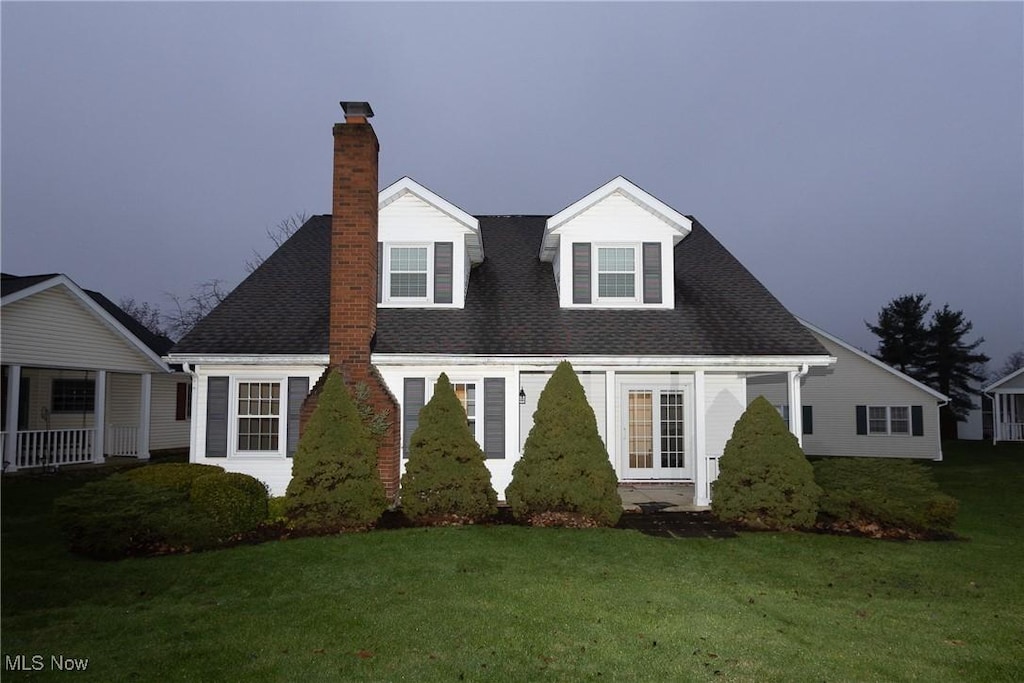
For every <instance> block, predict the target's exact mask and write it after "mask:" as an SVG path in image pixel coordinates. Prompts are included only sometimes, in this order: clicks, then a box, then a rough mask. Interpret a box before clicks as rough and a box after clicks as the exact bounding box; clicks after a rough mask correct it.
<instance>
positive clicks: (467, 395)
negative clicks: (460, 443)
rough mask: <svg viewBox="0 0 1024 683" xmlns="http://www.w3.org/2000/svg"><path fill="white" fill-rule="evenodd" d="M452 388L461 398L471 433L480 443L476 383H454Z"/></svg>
mask: <svg viewBox="0 0 1024 683" xmlns="http://www.w3.org/2000/svg"><path fill="white" fill-rule="evenodd" d="M452 387H453V388H454V389H455V395H456V396H457V397H458V398H459V402H460V403H462V408H463V410H465V411H466V423H467V424H468V425H469V431H471V432H473V436H474V437H476V440H477V442H478V443H479V442H480V441H481V439H480V434H478V433H477V393H476V382H453V383H452Z"/></svg>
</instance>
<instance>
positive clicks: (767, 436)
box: [711, 396, 821, 529]
mask: <svg viewBox="0 0 1024 683" xmlns="http://www.w3.org/2000/svg"><path fill="white" fill-rule="evenodd" d="M820 497H821V488H819V487H818V485H817V484H816V483H815V482H814V470H813V468H812V467H811V464H810V463H809V462H808V461H807V458H806V456H804V452H803V450H802V449H801V448H800V444H799V442H798V441H797V440H796V437H795V436H793V434H791V433H790V431H789V429H788V428H787V427H786V423H785V422H783V420H782V416H781V415H779V412H778V411H777V410H776V409H775V408H774V407H772V404H770V403H769V402H768V401H767V399H765V398H764V397H763V396H758V397H757V398H756V399H754V400H753V402H751V404H750V405H749V406H747V409H746V411H744V413H743V415H742V416H740V419H739V420H737V421H736V425H735V426H734V427H733V430H732V437H731V438H730V439H729V441H728V442H727V443H726V444H725V452H724V453H723V454H722V457H721V459H720V460H719V473H718V480H717V481H715V482H714V484H712V498H711V511H712V512H713V513H714V514H715V516H716V517H718V518H719V519H721V520H723V521H726V522H733V523H737V524H740V525H743V526H746V527H749V528H752V529H793V528H803V527H810V526H813V525H814V520H815V518H816V517H817V512H818V499H819V498H820Z"/></svg>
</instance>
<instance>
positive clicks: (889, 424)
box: [868, 406, 910, 435]
mask: <svg viewBox="0 0 1024 683" xmlns="http://www.w3.org/2000/svg"><path fill="white" fill-rule="evenodd" d="M868 434H895V435H908V434H910V408H909V407H908V406H868Z"/></svg>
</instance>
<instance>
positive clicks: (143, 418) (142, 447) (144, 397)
mask: <svg viewBox="0 0 1024 683" xmlns="http://www.w3.org/2000/svg"><path fill="white" fill-rule="evenodd" d="M152 396H153V375H151V374H150V373H148V372H147V373H145V374H143V375H142V388H141V390H140V392H139V432H138V434H139V443H138V444H137V445H136V447H135V449H136V450H135V453H136V457H137V458H138V459H139V460H149V415H150V412H151V410H152Z"/></svg>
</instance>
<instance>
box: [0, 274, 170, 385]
mask: <svg viewBox="0 0 1024 683" xmlns="http://www.w3.org/2000/svg"><path fill="white" fill-rule="evenodd" d="M0 355H2V356H3V360H4V363H5V364H9V365H22V366H38V367H57V368H102V369H105V370H112V371H121V372H153V371H154V370H155V369H156V367H155V364H154V363H153V361H152V360H150V359H149V358H147V357H146V356H145V355H144V354H143V353H142V352H141V351H139V350H138V349H137V348H136V347H134V346H133V345H132V344H130V343H129V342H128V341H127V340H126V339H125V338H124V336H123V335H121V334H120V333H118V332H116V331H115V330H114V329H113V328H111V327H110V326H108V325H107V324H106V323H105V322H103V321H102V320H101V319H100V317H98V316H97V315H96V313H95V312H93V311H92V310H91V309H89V308H88V307H87V306H86V304H84V303H83V302H82V301H80V300H79V299H78V297H76V296H75V295H74V294H72V293H71V292H69V291H68V289H67V288H66V287H64V286H63V285H57V286H54V287H51V288H49V289H46V290H43V291H42V292H39V293H38V294H33V295H31V296H28V297H25V298H24V299H20V300H18V301H15V302H13V303H10V304H7V305H5V306H4V307H3V337H2V339H0Z"/></svg>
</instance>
